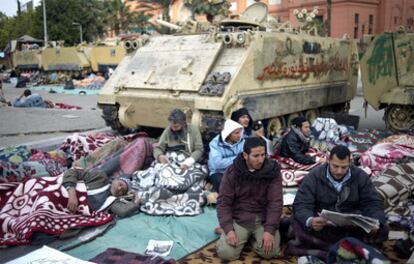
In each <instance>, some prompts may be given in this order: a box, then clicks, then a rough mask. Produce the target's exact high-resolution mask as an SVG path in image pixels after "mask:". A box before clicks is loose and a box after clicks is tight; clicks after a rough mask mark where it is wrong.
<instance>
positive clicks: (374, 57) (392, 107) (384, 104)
mask: <svg viewBox="0 0 414 264" xmlns="http://www.w3.org/2000/svg"><path fill="white" fill-rule="evenodd" d="M365 39H366V41H365V42H366V44H368V46H367V49H366V52H365V54H364V55H363V57H362V59H361V62H360V67H361V77H362V83H363V91H364V98H365V100H366V101H367V102H368V104H369V105H371V106H372V107H373V108H374V109H375V110H380V109H385V111H384V121H385V124H386V125H387V127H388V128H389V129H391V130H393V131H395V132H405V131H408V130H409V129H410V128H413V126H414V33H408V32H406V31H405V30H404V29H403V28H401V30H399V31H398V32H393V33H383V34H381V35H378V36H375V37H374V36H368V37H366V38H365ZM368 42H369V43H368Z"/></svg>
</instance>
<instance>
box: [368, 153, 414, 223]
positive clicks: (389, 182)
mask: <svg viewBox="0 0 414 264" xmlns="http://www.w3.org/2000/svg"><path fill="white" fill-rule="evenodd" d="M372 183H373V184H374V186H375V188H376V189H377V191H378V193H379V194H380V195H381V197H382V199H383V200H384V206H385V213H386V214H389V215H405V216H407V215H409V214H410V213H411V212H410V209H409V208H408V201H409V200H410V199H411V197H412V195H413V193H414V161H413V162H408V163H404V164H392V165H390V166H389V167H388V168H387V169H386V170H385V171H384V172H383V173H381V174H380V175H379V176H378V177H374V178H372Z"/></svg>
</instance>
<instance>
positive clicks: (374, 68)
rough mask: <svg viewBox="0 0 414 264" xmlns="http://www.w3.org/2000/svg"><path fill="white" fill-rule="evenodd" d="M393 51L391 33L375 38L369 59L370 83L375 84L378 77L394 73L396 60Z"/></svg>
mask: <svg viewBox="0 0 414 264" xmlns="http://www.w3.org/2000/svg"><path fill="white" fill-rule="evenodd" d="M392 52H393V51H392V42H391V36H390V35H382V36H379V37H378V38H377V39H376V40H375V47H374V49H373V50H372V55H371V57H370V58H369V59H368V60H367V64H368V81H369V82H370V83H372V84H375V83H376V81H377V80H378V78H380V77H385V76H391V75H392V74H393V69H394V60H393V56H392Z"/></svg>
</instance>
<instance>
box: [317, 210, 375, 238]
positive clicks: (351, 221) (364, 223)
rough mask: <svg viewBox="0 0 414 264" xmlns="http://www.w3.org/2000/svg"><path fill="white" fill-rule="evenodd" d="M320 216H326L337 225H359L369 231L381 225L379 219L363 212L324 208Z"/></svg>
mask: <svg viewBox="0 0 414 264" xmlns="http://www.w3.org/2000/svg"><path fill="white" fill-rule="evenodd" d="M320 216H322V217H324V218H326V219H327V220H329V221H330V222H331V223H332V224H333V225H335V226H359V227H360V228H362V229H363V230H364V231H365V232H367V233H370V232H371V231H372V230H373V229H379V227H380V223H379V221H378V219H374V218H371V217H368V216H363V215H361V214H343V213H338V212H333V211H329V210H325V209H323V210H322V212H321V214H320Z"/></svg>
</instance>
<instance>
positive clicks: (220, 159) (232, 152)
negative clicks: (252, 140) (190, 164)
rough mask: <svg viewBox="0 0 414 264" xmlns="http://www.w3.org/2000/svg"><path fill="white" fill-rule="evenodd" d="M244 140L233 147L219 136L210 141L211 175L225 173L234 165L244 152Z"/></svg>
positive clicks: (209, 162)
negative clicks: (239, 155)
mask: <svg viewBox="0 0 414 264" xmlns="http://www.w3.org/2000/svg"><path fill="white" fill-rule="evenodd" d="M243 145H244V138H241V139H240V141H239V142H237V143H235V144H233V145H231V144H229V143H227V142H224V141H223V140H222V139H221V135H220V134H219V135H217V136H216V137H215V138H213V140H211V141H210V144H209V146H210V153H209V154H208V170H209V172H210V175H212V174H214V173H224V171H225V170H226V169H227V168H228V167H229V166H230V165H231V164H233V160H234V159H235V158H236V157H237V155H238V154H239V153H242V152H243Z"/></svg>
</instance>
